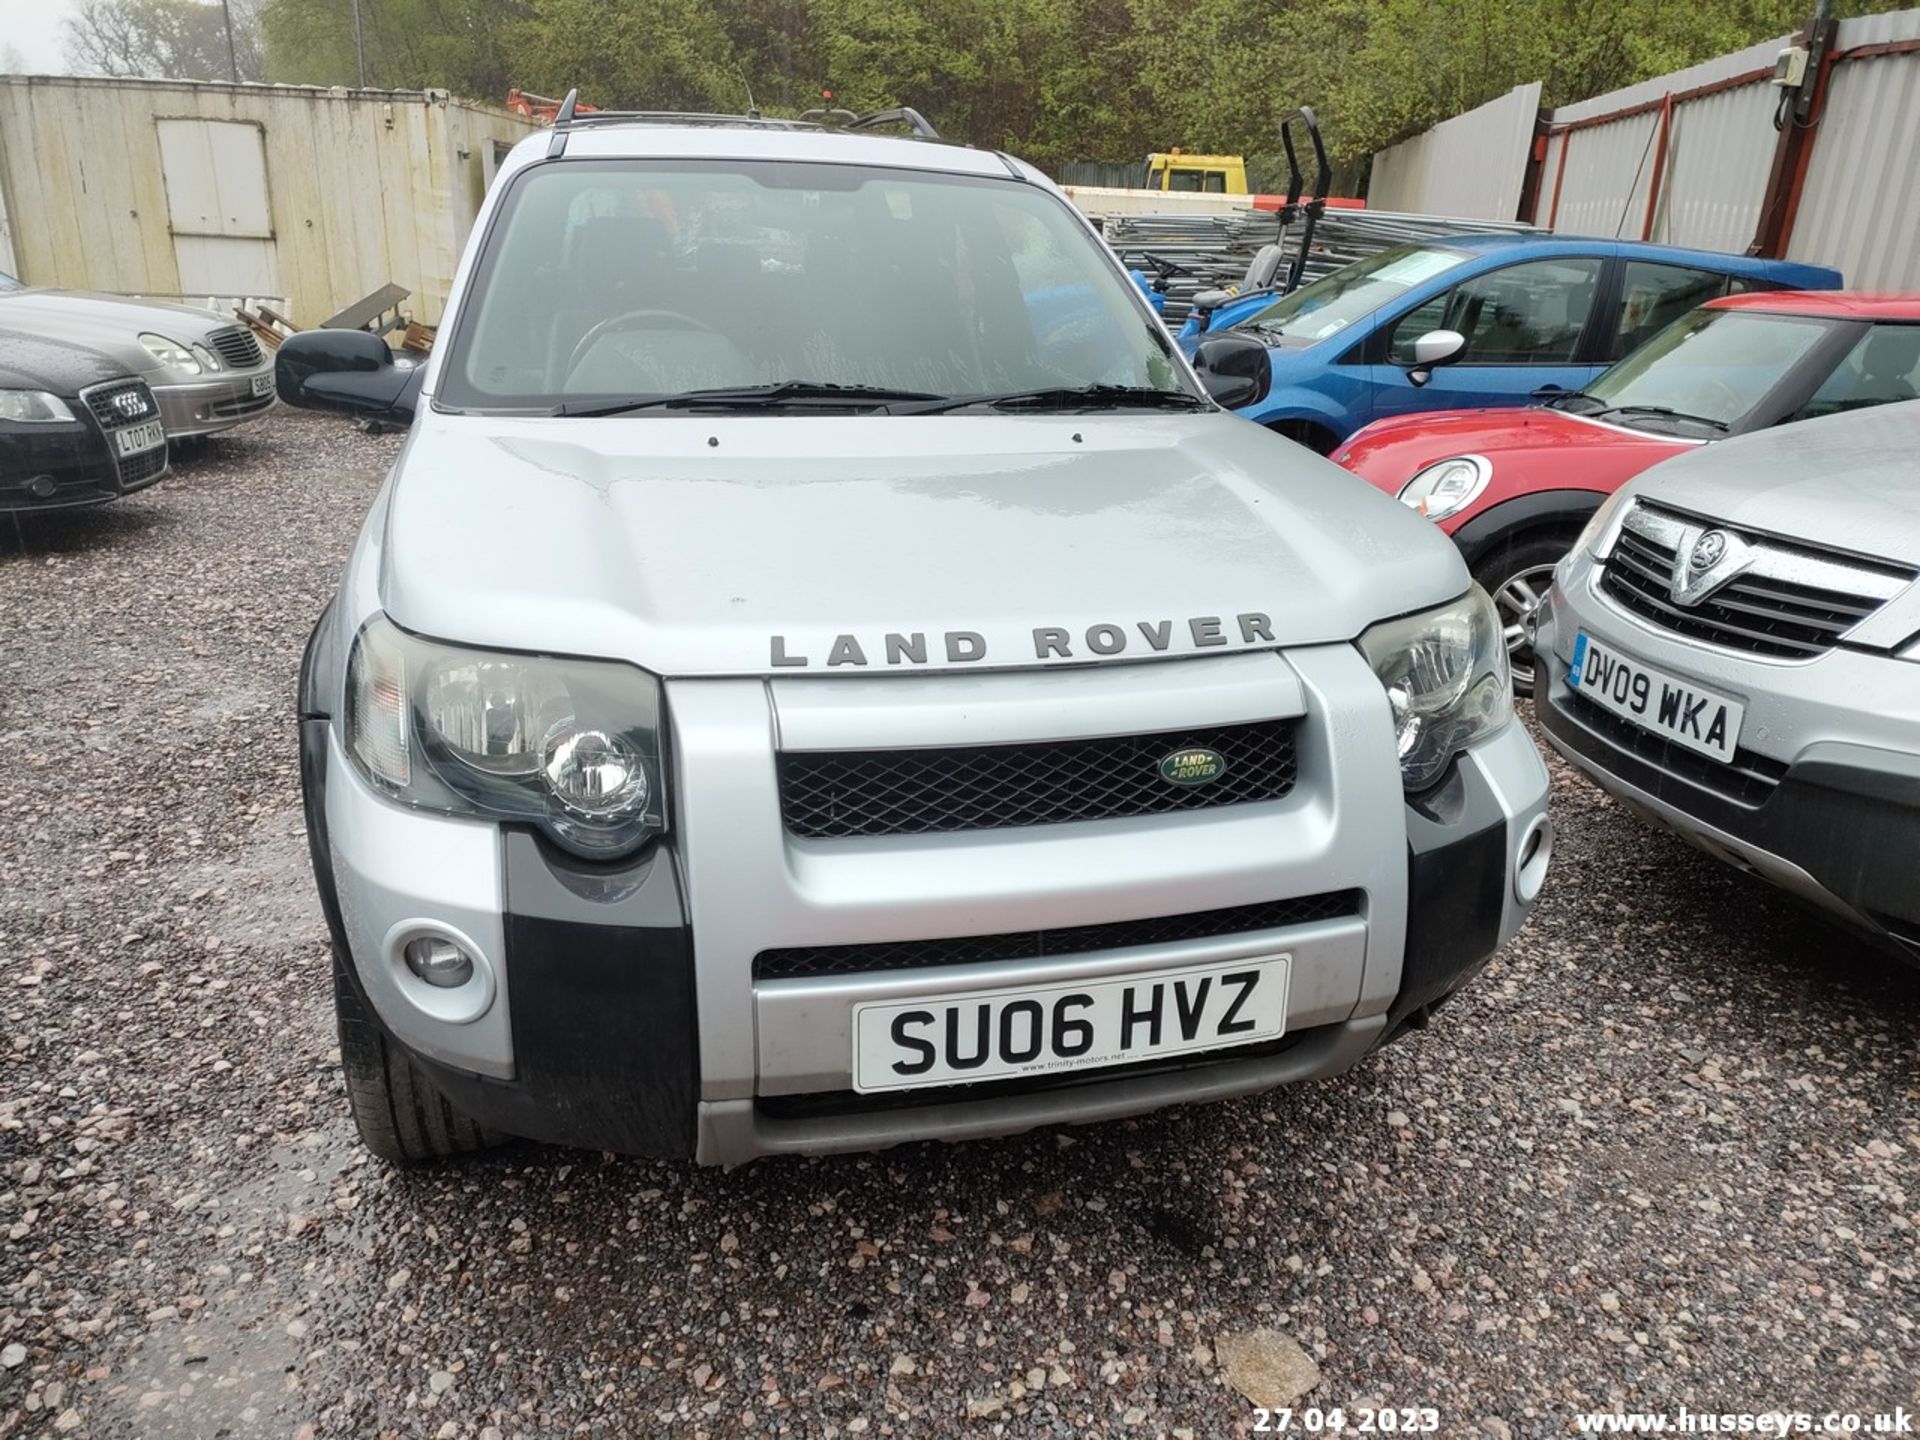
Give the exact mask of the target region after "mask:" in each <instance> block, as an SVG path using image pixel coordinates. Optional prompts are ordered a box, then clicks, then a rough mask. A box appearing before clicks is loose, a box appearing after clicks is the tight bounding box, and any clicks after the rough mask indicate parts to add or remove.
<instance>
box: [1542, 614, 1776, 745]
mask: <svg viewBox="0 0 1920 1440" xmlns="http://www.w3.org/2000/svg"><path fill="white" fill-rule="evenodd" d="M1567 684H1568V685H1570V686H1572V687H1573V688H1574V689H1575V690H1577V691H1579V692H1580V693H1581V694H1582V695H1584V696H1586V697H1587V698H1588V699H1589V700H1591V701H1593V702H1594V703H1595V704H1597V705H1601V706H1604V707H1605V708H1606V709H1608V710H1611V711H1613V713H1614V714H1616V715H1622V716H1625V717H1626V718H1627V719H1628V720H1631V721H1633V723H1634V724H1636V725H1638V726H1640V727H1641V728H1642V729H1644V730H1651V731H1652V732H1653V733H1654V734H1655V735H1658V736H1660V737H1662V738H1663V739H1666V740H1671V741H1673V743H1674V744H1676V745H1684V746H1686V748H1687V749H1689V750H1695V751H1698V752H1699V753H1700V754H1702V755H1708V756H1711V757H1712V758H1713V759H1715V760H1718V761H1720V762H1722V763H1723V764H1724V763H1725V762H1727V761H1729V760H1731V759H1733V751H1734V747H1735V746H1736V745H1738V744H1739V742H1740V722H1741V721H1742V720H1743V719H1745V718H1746V713H1747V712H1746V707H1745V706H1744V705H1742V704H1741V703H1740V702H1739V701H1738V700H1734V699H1731V698H1730V697H1728V696H1725V695H1721V694H1717V693H1716V692H1714V691H1712V690H1708V689H1706V688H1705V687H1703V686H1700V685H1696V684H1694V682H1693V681H1691V680H1682V679H1679V678H1678V677H1676V676H1673V675H1669V674H1667V673H1666V672H1665V671H1663V670H1656V669H1654V668H1653V666H1651V665H1648V664H1647V663H1646V662H1645V661H1643V660H1637V659H1635V658H1634V657H1633V656H1631V655H1623V654H1621V653H1620V652H1619V651H1618V650H1616V649H1614V648H1613V647H1612V646H1611V645H1606V644H1602V643H1601V642H1600V641H1598V640H1595V639H1594V638H1593V637H1592V636H1591V635H1589V634H1587V633H1586V631H1584V630H1582V631H1581V632H1579V633H1578V634H1577V635H1575V636H1574V637H1573V667H1572V668H1571V669H1570V670H1568V671H1567Z"/></svg>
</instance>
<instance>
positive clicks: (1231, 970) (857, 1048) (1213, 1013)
mask: <svg viewBox="0 0 1920 1440" xmlns="http://www.w3.org/2000/svg"><path fill="white" fill-rule="evenodd" d="M1291 958H1292V957H1290V956H1288V955H1263V956H1260V957H1258V958H1257V959H1252V960H1237V961H1234V962H1232V963H1230V964H1221V965H1207V966H1200V967H1191V968H1187V969H1181V970H1150V971H1146V972H1144V973H1141V974H1137V975H1128V976H1125V977H1116V978H1114V979H1111V980H1089V981H1086V982H1084V983H1082V984H1077V985H1024V986H1019V987H1015V988H1010V989H1006V990H993V991H986V992H981V993H975V994H970V995H964V996H951V997H930V998H927V999H923V1000H910V1001H892V1000H889V1001H869V1002H867V1003H865V1004H861V1005H856V1006H854V1009H853V1088H854V1089H855V1090H857V1091H859V1092H860V1093H861V1094H863V1095H864V1094H870V1093H872V1092H874V1091H877V1090H912V1089H917V1088H919V1087H921V1086H925V1085H954V1084H959V1083H963V1082H967V1081H974V1080H1004V1079H1006V1078H1008V1077H1009V1076H1014V1075H1050V1074H1058V1073H1060V1072H1062V1071H1067V1070H1086V1069H1091V1068H1092V1067H1094V1066H1099V1065H1124V1064H1127V1063H1129V1062H1131V1061H1135V1060H1148V1059H1153V1058H1155V1057H1158V1056H1165V1055H1178V1054H1182V1053H1184V1052H1186V1051H1191V1050H1219V1049H1223V1048H1226V1047H1228V1046H1233V1045H1251V1044H1255V1043H1257V1042H1258V1041H1261V1040H1272V1039H1275V1038H1276V1037H1278V1036H1280V1035H1282V1034H1284V1033H1285V1031H1286V1028H1287V976H1288V970H1289V967H1290V964H1291Z"/></svg>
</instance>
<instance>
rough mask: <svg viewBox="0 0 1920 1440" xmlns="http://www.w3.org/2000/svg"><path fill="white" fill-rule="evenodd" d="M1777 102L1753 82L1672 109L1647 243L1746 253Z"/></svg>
mask: <svg viewBox="0 0 1920 1440" xmlns="http://www.w3.org/2000/svg"><path fill="white" fill-rule="evenodd" d="M1778 98H1779V92H1778V91H1776V90H1775V89H1774V88H1773V86H1772V85H1769V84H1758V83H1757V84H1752V85H1742V86H1740V87H1739V88H1738V89H1735V90H1721V91H1717V92H1715V93H1714V94H1712V95H1704V96H1702V97H1701V98H1699V99H1697V100H1689V101H1687V102H1685V103H1684V104H1679V105H1675V106H1674V107H1673V126H1672V131H1671V133H1670V134H1669V136H1668V138H1667V163H1666V168H1665V171H1664V173H1663V174H1662V176H1661V181H1660V203H1659V207H1658V208H1657V209H1656V210H1655V211H1654V217H1653V233H1652V234H1651V235H1649V236H1648V237H1647V238H1648V239H1650V240H1659V241H1663V242H1664V243H1666V244H1669V245H1691V246H1693V247H1695V248H1696V249H1701V250H1724V251H1728V252H1730V253H1732V254H1740V253H1742V252H1744V251H1745V250H1746V248H1747V246H1748V245H1749V244H1751V243H1752V241H1753V234H1754V231H1755V229H1756V228H1757V227H1758V226H1759V223H1760V200H1761V197H1762V195H1764V194H1765V192H1766V188H1767V172H1768V170H1770V169H1771V168H1772V165H1773V150H1774V142H1775V140H1776V139H1777V138H1778V137H1777V136H1776V134H1775V132H1774V128H1773V107H1774V103H1775V101H1776V100H1777V99H1778ZM1576 145H1577V140H1576ZM1574 153H1575V154H1576V155H1577V154H1578V153H1579V151H1578V149H1577V148H1576V149H1575V151H1574ZM1644 195H1645V192H1644V191H1642V204H1641V206H1640V208H1639V209H1638V210H1636V211H1635V212H1634V213H1633V215H1632V216H1630V217H1629V219H1628V223H1627V231H1626V234H1627V237H1628V238H1629V239H1631V238H1635V237H1637V236H1638V235H1639V234H1640V227H1641V225H1642V224H1644V222H1645V219H1646V206H1645V203H1644Z"/></svg>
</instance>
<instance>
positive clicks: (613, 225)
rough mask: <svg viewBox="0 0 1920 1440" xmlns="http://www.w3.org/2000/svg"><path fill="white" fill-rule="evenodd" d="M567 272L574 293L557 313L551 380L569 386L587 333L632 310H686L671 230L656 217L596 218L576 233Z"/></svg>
mask: <svg viewBox="0 0 1920 1440" xmlns="http://www.w3.org/2000/svg"><path fill="white" fill-rule="evenodd" d="M569 249H570V251H571V254H570V255H569V256H568V263H567V266H566V270H565V272H564V273H565V274H566V276H567V277H568V278H570V280H571V282H572V290H573V293H572V294H571V295H570V296H568V297H567V298H566V300H565V301H564V302H563V303H562V304H561V305H560V306H559V307H558V308H557V309H555V311H554V313H553V319H552V321H551V323H550V324H549V326H548V330H547V335H548V343H547V379H548V383H549V384H550V385H551V386H552V387H553V388H554V389H556V390H562V389H566V388H568V387H569V383H570V382H569V381H568V378H567V373H566V372H567V367H568V362H569V361H570V360H571V358H572V356H573V350H574V347H575V346H576V345H578V344H579V343H580V340H581V337H583V336H584V335H585V334H586V333H587V331H589V330H590V329H592V328H593V327H594V326H595V325H597V324H599V323H600V322H601V321H602V320H607V319H611V318H612V317H614V316H616V315H625V314H627V313H628V312H629V311H633V310H677V309H681V308H684V305H685V300H686V288H687V287H685V286H684V285H681V284H679V283H678V281H677V280H676V277H675V276H674V275H673V273H672V271H671V268H670V267H671V264H672V260H671V255H670V251H669V246H668V243H667V227H666V225H665V224H664V223H663V222H662V221H661V220H660V219H658V218H657V217H656V216H652V215H596V216H594V217H593V218H592V219H590V220H587V221H586V222H584V223H583V224H582V225H581V226H580V227H579V229H577V230H575V231H574V233H573V235H572V237H571V244H570V246H569Z"/></svg>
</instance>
